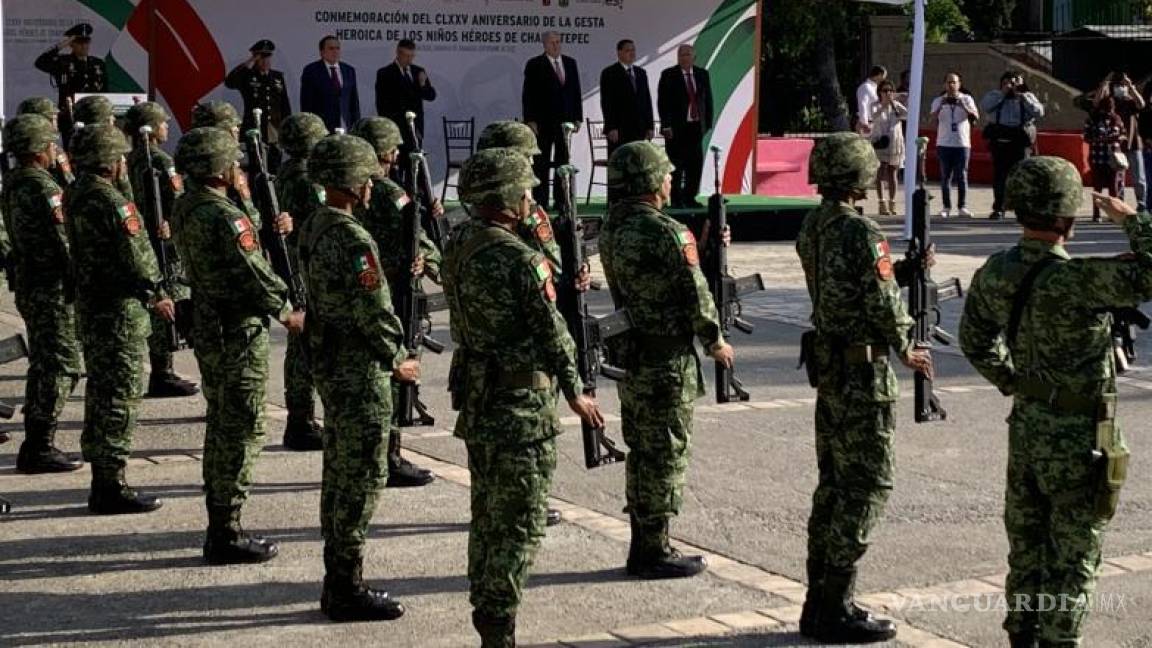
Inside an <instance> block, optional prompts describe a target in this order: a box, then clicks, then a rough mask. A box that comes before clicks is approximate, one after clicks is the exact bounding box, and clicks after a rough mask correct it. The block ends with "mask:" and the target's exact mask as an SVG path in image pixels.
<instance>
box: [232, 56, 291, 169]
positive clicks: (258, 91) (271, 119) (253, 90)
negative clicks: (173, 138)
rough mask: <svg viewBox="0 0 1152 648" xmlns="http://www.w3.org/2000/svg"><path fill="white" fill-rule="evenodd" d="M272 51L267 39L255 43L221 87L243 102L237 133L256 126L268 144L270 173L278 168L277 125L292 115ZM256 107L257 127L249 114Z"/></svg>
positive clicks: (253, 116) (282, 79)
mask: <svg viewBox="0 0 1152 648" xmlns="http://www.w3.org/2000/svg"><path fill="white" fill-rule="evenodd" d="M275 51H276V44H275V43H273V42H272V41H270V40H268V39H267V38H265V39H261V40H259V41H257V42H256V43H255V44H253V45H252V47H250V48H248V52H249V53H250V54H251V55H252V56H250V57H248V59H247V60H245V61H244V62H243V63H241V64H240V65H237V66H236V67H235V68H233V69H232V71H231V72H229V73H228V76H226V77H224V87H225V88H228V89H230V90H236V91H238V92H239V93H240V96H241V97H243V99H244V123H242V124H241V125H240V130H241V131H242V132H245V133H246V132H248V130H249V129H251V128H256V127H258V128H259V129H260V139H261V140H262V141H264V142H265V143H267V144H268V170H269V171H270V172H271V173H276V172H277V171H279V169H280V160H281V155H282V154H281V152H280V123H281V122H283V121H284V120H285V119H286V118H287V117H288V116H289V115H291V114H292V103H291V101H290V100H289V99H288V84H287V83H286V82H285V81H284V74H283V73H282V72H279V71H277V70H273V69H272V54H273V53H274V52H275ZM256 108H259V109H260V111H261V117H260V122H261V123H260V124H257V123H256V118H255V115H254V114H253V112H252V111H253V110H254V109H256Z"/></svg>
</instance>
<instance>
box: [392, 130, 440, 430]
mask: <svg viewBox="0 0 1152 648" xmlns="http://www.w3.org/2000/svg"><path fill="white" fill-rule="evenodd" d="M408 159H409V162H410V166H409V172H408V178H407V180H408V186H407V187H406V188H405V189H406V190H407V191H408V192H409V193H412V192H414V191H415V190H416V187H418V186H419V184H418V183H419V181H420V176H421V175H426V174H427V169H426V167H425V165H424V162H425V161H424V154H423V153H420V152H419V151H413V152H412V153H410V154H409V155H408ZM400 238H401V240H403V242H404V252H405V254H404V261H403V264H404V265H403V266H402V267H401V268H398V271H399V273H400V276H401V277H403V279H401V280H400V281H398V282H396V294H395V295H393V299H394V300H395V304H396V313H397V315H399V316H400V322H401V324H403V325H404V347H405V348H406V349H408V356H409V357H413V358H414V357H416V356H418V355H419V354H420V349H421V347H423V348H426V349H428V350H429V351H431V352H432V353H442V352H443V351H444V344H442V343H441V342H437V341H436V340H434V339H432V337H431V336H429V335H428V333H429V330H430V329H431V328H432V320H431V316H430V315H431V311H432V310H433V308H436V309H439V305H438V304H436V305H435V306H434V305H433V303H432V302H431V301H430V300H429V296H428V295H426V294H425V293H424V290H423V288H422V287H421V281H420V277H418V276H416V275H413V274H412V265H413V264H414V263H415V262H416V258H417V257H419V256H420V204H419V201H417V200H410V201H408V204H406V205H404V210H403V225H402V226H401V230H400ZM446 305H447V303H446V302H445V306H446ZM399 385H400V390H399V398H398V400H397V402H396V412H397V417H398V425H399V426H400V427H412V426H415V425H435V423H436V419H435V418H434V417H433V416H432V415H431V414H429V413H428V406H427V405H425V404H424V403H423V402H422V401H421V400H420V384H419V383H416V382H401V383H399Z"/></svg>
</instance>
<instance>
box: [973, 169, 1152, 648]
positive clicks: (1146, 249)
mask: <svg viewBox="0 0 1152 648" xmlns="http://www.w3.org/2000/svg"><path fill="white" fill-rule="evenodd" d="M1006 199H1007V201H1008V205H1007V206H1008V208H1009V209H1013V210H1015V212H1016V218H1017V220H1018V221H1019V223H1020V226H1021V227H1023V228H1024V233H1023V237H1022V238H1021V240H1020V242H1019V243H1018V244H1017V245H1015V246H1014V247H1011V248H1009V249H1007V250H1004V251H1001V252H997V253H996V254H994V255H992V256H991V257H990V258H989V259H988V261H987V262H986V263H985V264H984V266H983V267H982V268H980V270H978V271H977V273H976V275H975V276H974V277H973V278H972V286H971V288H970V289H969V293H968V298H967V300H966V301H965V304H964V316H963V318H962V320H961V322H960V346H961V348H962V349H963V351H964V355H965V356H966V357H967V358H968V360H969V361H970V362H971V363H972V365H973V366H974V367H975V368H976V370H977V371H979V372H980V374H981V375H982V376H984V377H985V378H987V379H988V381H989V382H991V383H992V384H993V385H995V386H996V387H997V388H998V389H999V390H1000V392H1001V393H1003V394H1004V395H1006V396H1012V397H1013V404H1012V413H1011V414H1010V415H1009V417H1008V474H1007V489H1006V493H1005V503H1004V526H1005V528H1006V530H1007V532H1008V544H1009V553H1008V567H1009V572H1008V579H1007V582H1006V584H1005V592H1006V594H1007V600H1008V601H1009V612H1008V615H1007V619H1006V620H1005V621H1004V629H1005V630H1007V631H1008V634H1009V638H1010V641H1011V645H1012V646H1013V648H1017V647H1027V648H1031V647H1035V646H1037V645H1039V646H1041V647H1055V646H1079V645H1080V635H1081V632H1082V630H1083V624H1084V620H1085V617H1086V616H1087V611H1088V607H1089V604H1090V601H1091V596H1092V593H1093V591H1094V590H1095V581H1096V573H1097V569H1098V568H1099V566H1100V548H1101V542H1102V539H1103V533H1104V528H1105V526H1106V525H1107V524H1108V521H1109V520H1110V519H1111V518H1112V515H1113V513H1114V512H1115V507H1116V504H1117V501H1118V498H1119V491H1120V488H1121V485H1122V484H1123V481H1124V477H1125V473H1126V469H1127V463H1128V450H1127V448H1126V446H1125V442H1124V438H1123V436H1122V435H1121V433H1120V429H1119V427H1118V426H1117V425H1116V421H1115V415H1116V366H1115V363H1114V359H1113V346H1112V334H1111V326H1112V320H1113V315H1112V311H1114V310H1117V309H1122V308H1129V307H1137V306H1139V305H1140V304H1141V303H1142V302H1146V301H1148V300H1149V299H1152V219H1150V218H1149V216H1148V214H1147V213H1140V214H1137V213H1136V212H1135V211H1134V210H1133V209H1132V208H1131V207H1129V206H1127V205H1125V204H1124V202H1123V201H1121V200H1117V199H1114V198H1106V197H1104V196H1101V195H1095V196H1094V201H1095V203H1096V206H1097V207H1099V208H1101V209H1103V210H1104V211H1105V212H1106V213H1107V214H1108V216H1109V217H1110V218H1111V219H1112V221H1113V222H1114V223H1116V224H1117V225H1119V226H1120V227H1121V228H1123V230H1124V232H1125V234H1127V236H1128V238H1129V240H1130V242H1131V244H1132V252H1131V253H1130V254H1126V255H1123V256H1118V257H1109V258H1082V259H1073V258H1071V257H1070V256H1069V254H1068V252H1067V250H1066V249H1065V247H1064V245H1065V243H1066V242H1067V241H1068V240H1069V239H1071V238H1072V235H1073V226H1074V222H1075V217H1076V215H1077V214H1078V213H1079V211H1080V207H1081V204H1082V202H1083V187H1082V186H1081V181H1080V173H1079V172H1078V171H1077V170H1076V168H1075V167H1074V166H1073V165H1072V164H1070V163H1068V162H1067V161H1065V160H1062V159H1060V158H1054V157H1034V158H1030V159H1028V160H1025V161H1023V162H1020V163H1019V164H1017V165H1016V166H1015V167H1014V168H1013V170H1012V171H1011V172H1010V175H1009V176H1008V184H1007V188H1006ZM1041 597H1044V598H1041ZM1047 597H1052V598H1051V599H1050V600H1052V601H1054V603H1055V606H1054V609H1050V608H1051V607H1052V606H1043V602H1044V599H1045V598H1047Z"/></svg>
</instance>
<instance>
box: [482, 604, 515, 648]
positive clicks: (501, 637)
mask: <svg viewBox="0 0 1152 648" xmlns="http://www.w3.org/2000/svg"><path fill="white" fill-rule="evenodd" d="M472 627H473V628H476V633H477V634H479V635H480V648H516V617H515V616H512V615H510V616H497V615H494V614H485V613H484V612H481V611H480V610H473V611H472Z"/></svg>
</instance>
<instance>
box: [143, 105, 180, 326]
mask: <svg viewBox="0 0 1152 648" xmlns="http://www.w3.org/2000/svg"><path fill="white" fill-rule="evenodd" d="M151 134H152V127H151V126H141V127H140V132H139V134H138V135H139V137H138V138H137V142H138V145H139V146H140V147H141V148H142V149H143V150H144V159H145V160H146V161H147V163H148V184H147V189H148V202H149V204H150V205H151V207H152V227H151V228H150V231H149V232H148V235H149V238H150V239H151V242H152V250H153V251H154V252H155V253H156V261H157V262H159V264H160V273H161V274H162V275H163V276H164V290H165V291H167V293H168V295H169V296H171V295H172V294H173V291H174V286H175V284H176V275H175V272H174V271H173V269H172V261H171V259H169V258H168V249H167V248H168V246H167V245H166V244H165V242H164V239H162V238H160V230H161V229H163V227H164V220H165V219H164V216H165V214H164V201H163V200H162V198H161V195H160V172H159V171H157V170H156V168H155V167H153V166H152V148H151V147H150V146H149V137H148V136H149V135H151ZM164 329H165V335H166V336H167V337H168V345H169V348H171V349H180V348H181V344H180V331H179V329H178V328H176V322H165V323H164Z"/></svg>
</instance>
